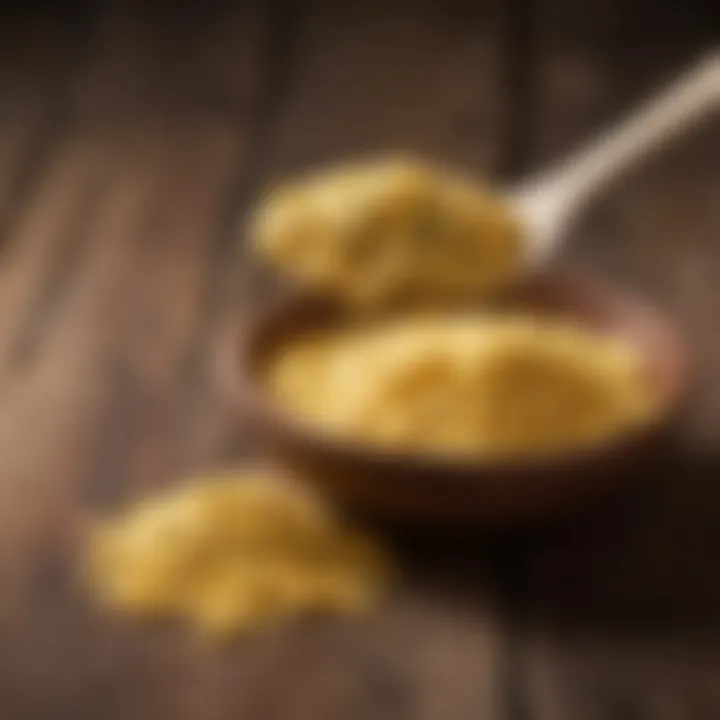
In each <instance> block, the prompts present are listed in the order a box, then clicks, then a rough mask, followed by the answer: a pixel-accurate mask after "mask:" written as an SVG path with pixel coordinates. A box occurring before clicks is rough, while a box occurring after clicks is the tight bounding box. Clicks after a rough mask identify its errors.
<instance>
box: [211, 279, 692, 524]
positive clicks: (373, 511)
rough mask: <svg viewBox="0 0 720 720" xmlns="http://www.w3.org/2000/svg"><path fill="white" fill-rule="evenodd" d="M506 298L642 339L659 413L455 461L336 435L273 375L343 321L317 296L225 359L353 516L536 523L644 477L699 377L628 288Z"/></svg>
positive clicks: (282, 436)
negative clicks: (554, 449)
mask: <svg viewBox="0 0 720 720" xmlns="http://www.w3.org/2000/svg"><path fill="white" fill-rule="evenodd" d="M494 304H495V305H496V306H497V307H499V308H500V309H510V308H512V309H524V310H529V311H532V312H538V313H542V314H545V315H550V316H557V317H564V318H572V319H574V320H576V321H579V322H582V323H584V324H586V325H587V326H590V327H593V328H596V329H598V330H600V331H602V332H605V333H608V334H611V335H614V336H620V337H622V338H624V339H625V340H626V341H627V342H629V343H631V344H632V346H633V347H634V348H635V349H636V351H637V352H638V353H639V354H640V357H641V358H642V360H643V363H644V367H645V372H647V374H648V377H649V379H650V382H651V383H652V387H653V388H654V392H655V396H656V401H657V402H656V411H655V412H654V414H653V415H652V417H651V418H650V419H648V420H647V421H646V422H645V423H644V424H642V425H638V426H636V427H635V428H634V429H633V430H632V431H631V432H627V433H624V434H623V435H621V436H618V437H614V438H611V439H608V440H607V441H605V442H603V443H601V444H597V445H594V446H593V447H587V448H581V449H572V450H568V451H567V452H562V453H557V454H554V455H542V456H523V457H522V458H519V457H512V458H502V459H491V458H482V457H472V458H467V457H458V458H447V457H439V456H434V455H432V454H431V453H430V452H429V451H428V452H427V453H423V452H417V453H415V452H406V451H394V450H391V449H387V448H385V447H380V446H374V445H369V444H367V443H366V442H360V441H354V440H353V439H352V438H349V439H348V438H339V437H336V436H334V435H331V434H329V433H327V432H323V430H322V428H318V427H315V426H309V425H308V424H306V423H304V422H303V421H302V420H301V419H299V418H296V417H294V416H293V415H291V414H288V413H286V412H285V411H284V410H283V409H281V408H280V407H278V406H277V405H276V404H275V402H274V401H273V399H272V397H271V396H270V393H269V391H267V389H266V387H265V385H264V380H263V375H262V373H263V369H264V368H265V367H266V362H267V360H268V358H269V357H271V356H272V355H273V353H275V352H276V351H277V349H278V348H279V347H281V346H282V344H283V343H285V342H287V341H288V340H290V339H292V338H293V337H295V336H298V335H301V334H304V333H307V332H308V331H312V330H317V329H321V328H328V327H332V326H337V325H338V324H341V323H342V322H343V318H344V313H343V311H342V310H341V309H339V308H338V306H337V305H334V304H333V303H331V302H330V301H328V300H324V299H318V298H309V297H290V298H286V299H284V300H282V301H281V302H279V303H278V304H277V305H275V306H274V307H271V308H269V309H268V310H267V311H265V312H262V313H259V314H258V315H257V316H256V317H255V318H254V319H253V320H252V322H250V324H249V325H248V326H247V327H245V328H244V329H242V330H241V331H240V332H237V331H236V332H234V333H233V334H232V336H231V337H230V343H229V345H228V348H227V352H226V353H225V354H224V356H223V359H224V366H225V377H226V380H228V382H229V390H230V393H231V396H232V398H233V399H234V401H235V403H236V405H237V408H238V410H239V412H240V414H241V416H242V417H243V419H244V420H245V422H246V425H247V428H248V430H249V431H250V432H251V433H252V434H253V435H254V436H255V437H256V438H257V440H258V441H259V443H260V444H261V446H262V447H263V449H265V450H266V451H267V452H268V454H269V456H270V457H271V458H272V459H274V460H275V461H277V462H278V463H279V464H280V465H283V466H285V467H287V468H289V469H290V471H291V472H293V473H294V474H295V475H297V476H299V477H300V478H302V479H303V480H305V481H307V482H309V483H312V484H313V485H315V486H316V487H318V488H319V489H320V490H321V491H322V492H323V493H324V494H325V495H326V496H327V497H329V498H330V499H331V500H332V501H334V502H335V503H337V504H339V505H340V506H341V507H343V508H345V509H346V510H348V511H350V512H351V513H354V514H359V515H362V516H366V517H370V518H373V519H378V520H382V521H390V522H401V523H415V524H417V523H424V524H432V525H451V524H467V523H482V524H486V525H496V526H497V525H514V524H519V523H527V522H536V521H538V520H544V519H548V518H550V517H553V516H555V515H557V514H560V513H563V512H567V511H570V510H572V509H574V508H578V507H580V506H582V505H583V504H584V503H586V502H588V501H590V500H592V499H593V498H597V497H598V496H600V495H602V494H603V493H606V492H607V491H609V490H610V489H612V488H613V487H615V486H617V485H618V484H619V483H620V482H622V480H623V479H627V478H628V477H630V476H632V474H633V472H635V473H636V474H637V469H638V467H639V465H640V464H641V463H642V462H643V461H645V460H647V459H648V458H651V457H652V456H653V452H654V451H655V450H658V449H659V447H660V446H661V445H662V439H663V438H664V437H665V436H666V433H667V432H668V430H669V429H670V428H671V426H672V424H673V421H674V420H675V419H676V418H677V416H678V411H679V410H680V407H681V404H682V400H683V398H684V397H685V394H686V391H687V388H688V384H689V383H688V380H689V371H688V360H687V353H686V350H685V345H684V343H683V342H682V340H681V338H680V335H679V334H678V332H677V331H676V329H675V327H674V326H673V324H672V323H671V322H670V321H669V320H668V319H666V318H665V317H664V316H663V315H662V314H661V313H659V312H658V311H656V310H654V309H653V308H651V307H650V306H648V305H647V304H646V303H645V302H643V301H642V300H640V299H638V298H636V297H634V296H632V295H630V294H628V293H625V292H621V291H618V290H616V289H613V288H611V287H608V286H607V285H605V284H603V283H600V282H597V281H591V280H589V279H587V278H579V277H573V276H567V275H553V276H545V277H542V278H536V279H528V280H527V281H526V282H525V283H524V284H522V285H520V286H518V287H515V288H513V289H511V290H509V291H508V292H506V293H505V294H504V295H503V296H501V297H498V298H496V299H495V301H494ZM483 307H485V308H487V303H486V302H485V304H484V305H483Z"/></svg>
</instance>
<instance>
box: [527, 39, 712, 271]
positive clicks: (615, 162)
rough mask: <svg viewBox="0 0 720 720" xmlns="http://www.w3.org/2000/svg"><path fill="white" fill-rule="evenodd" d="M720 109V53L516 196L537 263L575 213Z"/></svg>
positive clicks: (672, 84)
mask: <svg viewBox="0 0 720 720" xmlns="http://www.w3.org/2000/svg"><path fill="white" fill-rule="evenodd" d="M718 109H720V52H714V53H712V54H711V55H710V56H709V57H706V58H705V59H703V60H701V61H700V62H699V63H698V64H697V65H696V66H695V67H694V68H693V69H691V70H690V71H689V72H688V73H686V74H685V75H683V76H682V77H680V78H679V79H678V80H676V81H675V82H673V83H671V84H670V85H669V87H667V88H666V89H665V90H663V91H661V92H660V93H659V95H657V96H656V97H655V98H654V99H651V100H650V101H648V102H647V103H646V104H645V105H643V106H641V107H640V108H639V109H638V110H636V111H634V112H633V113H631V114H630V115H629V116H627V117H626V118H624V119H623V120H621V121H620V122H619V123H617V124H616V125H615V126H614V127H611V128H610V129H608V130H606V131H605V132H603V133H601V134H600V135H599V136H598V137H597V138H595V139H594V140H592V141H591V142H590V143H588V144H587V145H586V146H585V147H583V148H582V149H581V150H579V151H578V152H576V153H575V154H573V155H571V156H570V157H569V158H567V159H566V160H564V161H563V162H561V163H559V164H558V165H556V166H555V167H553V168H551V169H550V170H549V171H545V172H543V173H541V174H540V175H539V176H538V177H536V178H534V179H531V180H530V181H529V182H527V183H525V184H524V185H522V186H521V187H520V188H519V189H518V190H517V191H516V192H515V194H514V196H515V200H516V202H517V205H518V209H519V211H520V213H521V216H522V217H523V219H524V220H525V224H526V227H527V228H528V230H529V240H530V244H531V252H532V253H533V254H534V256H535V259H536V260H541V259H544V258H545V257H547V255H549V254H550V253H551V252H552V250H553V249H554V246H555V245H556V243H557V242H559V240H560V238H561V237H562V236H563V235H564V234H565V231H566V230H567V229H568V225H569V224H570V223H571V222H572V221H573V220H574V218H575V217H576V215H577V213H578V212H579V211H580V210H582V209H583V207H584V206H585V205H586V203H588V202H589V201H590V200H591V199H592V198H593V197H594V196H595V195H596V194H597V193H598V192H599V191H601V190H602V189H603V188H605V186H606V185H607V184H608V183H609V182H611V181H612V180H614V179H615V178H616V177H617V176H618V175H620V174H621V173H623V172H624V171H626V170H628V169H630V168H632V167H633V166H634V165H635V164H636V163H638V162H639V161H640V160H642V159H643V158H644V157H645V156H646V155H647V154H648V153H650V152H651V151H653V150H655V149H657V148H658V147H660V146H662V145H663V144H665V143H666V142H667V141H669V140H670V139H671V138H673V137H674V136H675V135H678V134H679V133H681V132H682V131H684V130H686V129H687V128H689V127H690V126H691V125H692V124H693V123H695V122H696V121H697V120H699V119H701V118H702V117H704V116H705V115H707V114H708V113H710V112H712V111H713V110H718Z"/></svg>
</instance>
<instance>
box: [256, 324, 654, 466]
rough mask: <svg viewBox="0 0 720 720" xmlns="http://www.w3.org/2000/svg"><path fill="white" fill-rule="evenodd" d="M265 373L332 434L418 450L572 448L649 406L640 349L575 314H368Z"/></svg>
mask: <svg viewBox="0 0 720 720" xmlns="http://www.w3.org/2000/svg"><path fill="white" fill-rule="evenodd" d="M266 373H267V374H266V383H267V385H268V387H269V389H270V391H271V392H272V394H273V395H274V397H275V399H276V401H277V403H278V404H279V405H280V406H281V407H283V408H285V409H286V410H287V411H289V412H291V413H294V414H296V415H297V416H298V417H300V418H303V419H305V420H306V421H308V422H311V423H314V424H316V425H317V426H320V427H322V428H324V429H325V430H326V431H327V432H330V433H335V434H339V435H343V436H348V437H354V438H356V439H361V440H366V441H368V442H374V443H381V444H383V445H386V446H391V447H396V448H403V449H409V450H421V451H432V452H441V453H450V454H464V455H467V454H476V455H498V454H499V455H503V454H528V453H541V452H547V451H554V450H561V449H562V450H564V449H569V448H573V447H575V446H581V445H585V444H588V443H592V442H596V441H600V440H602V439H605V438H608V437H610V436H613V435H615V434H617V433H620V432H622V431H623V430H625V429H627V428H628V427H631V426H632V425H633V424H635V423H637V422H638V421H639V420H641V419H642V418H644V417H646V415H647V413H648V412H649V411H650V405H651V403H650V400H649V398H650V389H649V387H648V385H647V379H646V376H645V374H644V373H643V368H642V367H641V363H640V361H639V359H638V357H637V356H636V354H635V353H634V352H633V351H632V348H631V347H630V346H629V345H628V344H626V343H624V342H622V341H620V340H618V339H612V338H610V337H606V336H603V335H600V334H598V333H595V332H594V331H592V330H590V329H588V328H581V327H579V326H577V325H574V324H572V323H570V322H569V321H567V322H565V321H560V320H559V319H555V320H551V319H549V318H545V319H541V318H534V317H526V316H511V315H487V316H483V315H478V314H477V313H475V314H469V313H468V314H461V313H449V314H444V313H441V312H438V313H434V314H415V315H409V316H407V315H406V316H403V317H399V318H394V319H393V318H387V319H384V320H377V321H373V322H358V323H356V324H353V325H348V326H346V327H343V328H339V329H337V330H334V331H327V332H325V333H320V334H317V335H314V336H311V337H305V338H302V339H297V340H295V341H292V342H289V343H288V344H287V345H286V346H284V347H282V348H281V349H280V350H279V351H278V353H277V356H276V357H274V358H272V359H271V361H270V362H269V365H268V367H267V369H266Z"/></svg>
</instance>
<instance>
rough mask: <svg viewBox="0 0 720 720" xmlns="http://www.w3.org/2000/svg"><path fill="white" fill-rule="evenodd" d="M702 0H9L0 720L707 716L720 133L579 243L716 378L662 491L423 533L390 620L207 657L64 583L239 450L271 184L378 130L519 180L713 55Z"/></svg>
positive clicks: (715, 492) (719, 611)
mask: <svg viewBox="0 0 720 720" xmlns="http://www.w3.org/2000/svg"><path fill="white" fill-rule="evenodd" d="M18 5H20V4H18ZM163 5H166V6H167V7H173V8H174V9H172V10H168V9H167V7H163ZM710 5H711V3H707V7H706V8H705V9H703V7H702V6H701V5H700V3H695V6H693V4H692V3H685V4H681V3H677V4H676V6H671V5H669V4H668V3H656V2H655V3H653V2H650V1H649V0H645V1H636V2H620V1H619V0H606V1H604V2H601V1H600V0H597V1H596V2H583V3H581V2H571V1H570V0H536V1H535V2H527V3H525V2H521V1H520V0H515V1H514V2H511V1H508V2H502V0H481V1H480V2H469V1H468V2H465V1H463V0H446V2H431V0H392V1H389V0H387V1H386V2H377V3H375V2H366V3H353V2H347V3H342V2H333V1H332V0H316V1H314V2H303V0H277V1H276V2H261V1H259V0H258V2H255V3H242V2H235V3H223V2H214V3H207V4H206V3H202V2H199V1H197V2H186V3H175V4H174V5H173V4H167V3H166V4H163V3H159V2H158V3H147V2H143V1H142V0H132V1H124V2H123V1H120V0H118V1H117V2H104V3H100V2H97V3H95V2H86V3H81V2H74V3H43V5H42V6H39V5H37V3H36V4H35V6H33V5H32V4H31V5H28V4H25V5H22V7H18V8H15V9H14V10H7V9H5V10H3V11H2V14H1V15H0V98H1V100H0V242H1V245H0V517H1V521H0V717H2V718H3V719H5V718H7V719H8V720H30V718H32V719H33V720H37V719H41V718H47V719H48V720H50V719H52V720H60V719H61V718H68V719H70V718H73V719H82V718H88V719H90V718H104V719H105V720H111V719H112V718H128V719H129V718H133V720H140V719H142V718H153V719H155V718H188V719H196V718H197V719H198V720H200V718H202V719H203V720H214V719H216V718H217V719H220V718H231V717H232V718H248V719H255V718H257V719H258V720H264V719H267V720H274V719H278V720H282V719H285V718H288V719H289V718H294V719H297V720H301V719H308V720H309V719H310V718H312V719H313V720H324V719H327V720H331V719H332V720H340V719H342V720H350V719H351V718H352V719H357V720H364V719H371V718H372V719H374V718H378V719H379V718H388V719H389V718H392V719H393V720H398V719H402V718H421V719H422V718H427V719H428V720H436V719H438V718H443V720H454V719H455V718H458V719H459V718H490V719H498V720H503V719H509V720H513V719H517V720H535V719H537V720H565V719H567V720H578V719H579V718H582V719H583V720H591V719H594V718H599V719H603V720H605V719H607V720H610V719H612V720H623V719H627V720H632V719H634V718H638V719H646V718H647V719H650V718H652V719H654V718H658V719H661V718H668V719H669V718H672V719H680V718H692V719H694V718H713V719H716V718H718V717H720V571H719V570H718V566H717V557H718V556H717V555H716V553H718V552H719V551H720V522H718V519H719V518H720V283H719V282H718V279H719V278H720V245H719V244H718V243H719V242H720V142H718V128H717V123H716V124H715V125H709V126H707V127H706V128H704V129H702V130H701V131H699V132H698V133H697V134H696V135H695V136H694V137H693V138H692V139H689V140H688V141H687V142H684V143H683V144H681V145H679V146H678V147H677V148H676V149H673V150H672V151H668V152H667V153H665V154H664V155H663V156H662V157H659V158H657V159H656V160H654V161H653V162H652V164H649V165H648V166H646V168H645V169H644V170H643V171H642V172H639V173H636V174H635V175H633V176H632V177H630V178H628V179H627V180H626V181H625V182H624V183H623V185H622V186H621V187H618V188H617V189H616V190H615V191H613V192H612V193H611V194H609V195H608V196H607V198H606V199H605V200H604V201H603V202H602V203H601V205H599V206H597V207H596V208H595V209H594V211H593V212H592V213H591V214H590V215H589V216H588V217H587V218H586V219H585V221H584V222H583V224H582V225H581V226H580V227H579V228H577V232H576V233H575V235H574V237H573V240H572V243H571V247H570V248H569V252H568V256H567V262H571V263H574V264H576V265H580V266H584V267H587V266H592V267H594V268H595V269H597V270H599V271H600V272H602V273H605V274H606V275H608V276H611V277H614V278H617V279H619V280H621V281H623V282H625V283H627V284H628V285H630V286H632V287H636V288H638V289H640V290H642V291H643V292H645V293H646V294H648V295H649V296H650V297H653V298H654V299H655V300H656V301H657V302H659V303H660V304H661V305H662V306H663V307H665V308H666V309H667V310H668V311H669V312H671V313H673V314H675V315H676V316H677V317H678V318H679V319H680V320H681V322H682V323H683V325H684V327H685V329H686V331H687V334H688V336H689V338H690V339H691V341H692V343H693V345H694V348H695V350H696V354H697V360H698V362H697V364H698V370H699V376H700V388H701V392H699V393H698V397H697V398H696V399H695V401H694V403H693V406H692V409H691V412H690V413H689V416H688V419H687V422H686V424H685V428H684V429H683V433H682V437H681V439H680V442H679V447H678V448H677V449H676V450H674V451H673V453H672V454H671V457H670V459H669V460H668V462H667V463H665V465H664V467H663V468H662V472H661V471H658V472H657V477H653V478H652V479H651V480H652V483H651V486H652V489H651V490H648V491H647V492H646V493H645V494H644V495H643V496H642V498H639V499H636V500H635V501H633V502H629V503H627V504H625V505H623V507H622V508H616V509H614V510H612V511H610V510H608V511H607V512H606V513H600V514H599V515H598V517H596V518H594V519H592V520H590V519H589V518H588V519H585V520H583V521H582V522H577V523H575V524H574V525H573V526H572V527H565V528H564V529H557V530H555V531H552V532H545V533H541V534H532V535H530V536H528V535H526V536H524V537H517V536H515V537H513V536H506V537H495V538H490V537H487V538H485V539H483V540H477V541H476V542H474V543H469V544H466V545H465V546H464V548H463V552H462V553H459V552H456V551H454V552H449V551H447V550H445V551H444V552H443V551H441V550H438V549H436V550H434V551H433V550H428V549H427V548H426V549H425V550H420V549H418V550H417V552H416V553H415V554H414V555H413V553H412V552H410V556H411V557H409V559H408V562H409V565H410V566H411V567H413V568H416V570H413V571H412V572H410V573H409V578H408V580H407V584H406V587H405V588H404V589H403V590H402V591H400V592H399V593H398V596H397V597H396V598H395V599H393V600H392V602H391V603H390V604H389V605H388V606H387V607H386V608H385V609H383V610H382V611H381V612H380V613H378V614H377V615H376V616H373V617H371V618H367V619H365V620H361V621H358V622H347V621H341V620H327V621H322V622H320V621H318V622H315V623H312V624H303V625H298V626H296V627H293V628H291V629H286V630H283V631H278V632H275V633H272V634H270V635H266V636H262V637H255V638H252V639H250V640H248V641H245V642H242V643H239V644H238V646H237V647H234V648H231V649H228V650H225V651H221V652H218V651H213V650H209V649H207V648H203V647H202V646H199V645H198V644H197V643H196V642H195V641H194V640H193V639H192V638H190V637H187V636H185V635H182V634H181V633H179V632H176V631H173V630H164V631H153V632H150V631H148V630H146V629H144V628H140V627H136V626H134V625H132V624H127V623H123V622H121V621H118V620H112V619H109V618H107V617H104V616H102V615H101V614H100V613H99V612H97V611H96V610H95V609H94V608H93V606H92V603H91V602H89V601H88V599H87V598H86V597H85V595H84V593H83V591H82V588H81V587H80V586H79V584H78V582H77V578H76V573H75V562H76V549H77V536H78V533H77V530H78V528H79V527H80V526H81V524H82V522H83V520H84V519H85V518H87V516H88V515H89V514H92V513H93V512H97V511H98V510H100V509H104V508H110V507H114V506H117V505H118V504H119V503H121V502H122V501H124V500H127V499H128V498H131V497H136V496H138V495H140V494H142V493H144V492H147V491H148V490H150V489H151V488H153V487H156V486H159V485H162V484H164V483H168V482H171V481H172V480H173V479H175V478H177V477H178V476H180V475H182V474H184V473H188V472H194V471H197V470H199V469H202V468H206V467H209V466H212V465H215V464H220V463H223V462H227V461H229V460H232V459H234V458H238V457H242V456H243V454H245V453H246V452H247V451H248V450H251V448H248V447H247V443H245V444H244V443H243V438H242V434H241V433H240V432H239V431H238V428H237V424H236V421H235V419H234V413H233V409H232V407H231V405H230V403H229V402H228V400H227V397H226V395H225V394H224V393H223V392H222V390H221V389H220V388H219V387H218V384H217V381H216V376H215V366H214V363H215V358H216V354H217V351H218V343H219V341H220V338H221V337H222V334H223V329H224V328H225V327H226V326H227V323H228V322H231V321H232V320H233V318H236V317H237V315H238V314H239V313H240V312H242V310H243V308H247V307H248V304H249V303H250V302H251V300H250V299H249V298H252V297H255V295H254V294H253V293H254V292H255V291H249V290H248V288H249V287H250V286H251V285H252V273H251V272H249V271H248V269H247V268H246V267H242V263H240V262H239V261H238V257H239V254H238V249H237V238H236V226H237V221H238V218H240V217H241V216H242V214H243V212H244V211H245V209H246V208H247V207H248V205H249V203H251V202H252V200H253V198H254V197H256V195H257V193H258V190H259V188H260V187H261V185H262V184H263V183H266V182H268V181H270V180H271V179H272V178H274V177H277V176H278V175H281V174H283V173H286V172H290V171H293V170H296V169H298V168H302V167H305V166H307V165H309V164H312V163H315V162H319V161H323V160H327V159H330V158H335V157H337V156H345V155H348V154H352V153H357V152H361V151H364V150H368V149H384V148H389V147H392V148H394V147H401V148H411V149H415V150H418V151H420V152H423V153H428V154H430V155H433V156H436V157H439V158H442V159H446V160H450V161H455V162H459V163H461V164H463V165H466V166H469V167H470V168H473V169H475V170H477V171H478V172H479V173H487V174H488V175H490V176H491V177H496V178H508V177H511V176H513V175H517V174H519V173H522V172H523V171H524V170H526V169H527V168H532V167H535V166H537V165H539V164H541V163H542V162H544V161H547V160H548V159H551V158H553V157H556V156H557V155H558V154H560V153H562V152H564V151H566V150H568V149H569V148H571V147H572V146H573V145H574V144H576V143H577V142H579V141H581V140H582V139H583V138H584V137H586V136H587V135H588V134H589V133H591V132H592V131H593V130H594V129H595V128H596V127H597V126H599V125H601V124H602V123H603V122H606V121H608V120H611V119H612V118H614V117H616V116H617V115H618V114H619V113H620V112H621V111H622V110H623V109H624V108H626V107H628V106H629V105H630V104H632V103H633V102H634V101H636V100H637V99H638V98H640V97H642V95H643V94H644V93H647V92H649V91H650V90H651V89H652V88H653V87H654V86H656V84H657V83H659V82H661V81H663V80H665V79H666V78H667V77H668V76H669V75H670V74H671V73H672V72H673V70H674V69H676V68H678V67H680V66H682V65H683V64H684V63H686V62H687V61H689V60H691V59H692V58H693V57H695V55H696V54H698V53H699V52H700V51H702V50H703V49H707V48H708V47H709V46H711V45H712V43H713V42H714V41H715V40H717V33H716V31H717V27H718V26H717V23H716V21H717V16H716V15H713V12H714V11H713V10H712V8H711V7H710Z"/></svg>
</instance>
